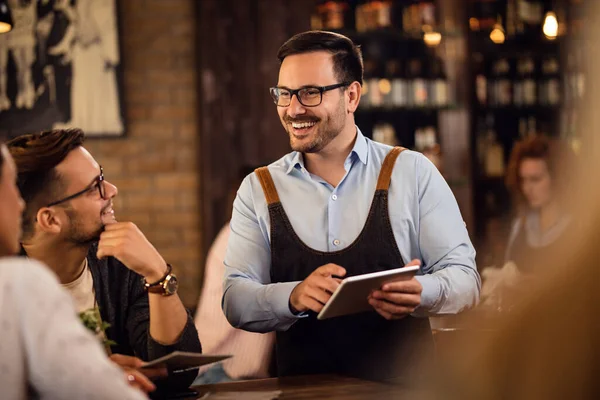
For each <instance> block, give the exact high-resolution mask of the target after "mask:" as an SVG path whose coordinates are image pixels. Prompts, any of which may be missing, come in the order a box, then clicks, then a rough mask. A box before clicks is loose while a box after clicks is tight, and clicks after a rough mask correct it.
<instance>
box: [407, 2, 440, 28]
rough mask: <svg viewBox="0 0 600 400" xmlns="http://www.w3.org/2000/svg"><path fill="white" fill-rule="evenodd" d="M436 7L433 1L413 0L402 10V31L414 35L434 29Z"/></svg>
mask: <svg viewBox="0 0 600 400" xmlns="http://www.w3.org/2000/svg"><path fill="white" fill-rule="evenodd" d="M436 25H437V24H436V8H435V4H434V2H433V1H430V0H413V1H411V2H409V3H408V4H406V5H405V7H404V9H403V12H402V27H403V30H404V32H406V33H408V34H411V35H415V34H421V33H423V32H427V31H432V30H435V29H436Z"/></svg>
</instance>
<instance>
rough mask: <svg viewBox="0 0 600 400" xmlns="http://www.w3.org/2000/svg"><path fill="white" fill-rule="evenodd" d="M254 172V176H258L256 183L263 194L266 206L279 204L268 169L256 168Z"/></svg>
mask: <svg viewBox="0 0 600 400" xmlns="http://www.w3.org/2000/svg"><path fill="white" fill-rule="evenodd" d="M254 172H255V173H256V176H258V181H259V182H260V185H261V186H262V189H263V192H264V193H265V198H266V199H267V204H268V205H271V204H273V203H279V195H278V194H277V189H275V183H274V182H273V178H272V177H271V173H270V172H269V168H267V167H260V168H256V169H255V170H254Z"/></svg>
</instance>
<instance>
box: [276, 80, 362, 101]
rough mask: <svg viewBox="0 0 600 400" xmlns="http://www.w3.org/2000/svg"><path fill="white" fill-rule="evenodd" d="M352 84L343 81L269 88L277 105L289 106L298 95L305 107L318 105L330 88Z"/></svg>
mask: <svg viewBox="0 0 600 400" xmlns="http://www.w3.org/2000/svg"><path fill="white" fill-rule="evenodd" d="M348 85H350V84H349V83H346V82H342V83H336V84H335V85H329V86H304V87H302V88H300V89H288V88H286V87H277V86H275V87H272V88H270V89H269V91H270V92H271V97H273V101H274V102H275V104H277V107H287V106H289V105H290V104H291V102H292V97H294V95H296V97H297V98H298V101H299V102H300V104H302V105H303V106H304V107H316V106H318V105H320V104H321V102H322V101H323V93H324V92H327V91H329V90H333V89H337V88H341V87H345V86H348Z"/></svg>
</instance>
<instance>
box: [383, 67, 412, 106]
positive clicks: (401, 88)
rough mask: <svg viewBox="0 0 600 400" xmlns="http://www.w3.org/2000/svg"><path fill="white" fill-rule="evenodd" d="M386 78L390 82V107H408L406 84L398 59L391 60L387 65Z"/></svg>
mask: <svg viewBox="0 0 600 400" xmlns="http://www.w3.org/2000/svg"><path fill="white" fill-rule="evenodd" d="M387 68H388V76H390V79H391V82H392V93H391V104H392V107H406V106H408V83H407V81H406V77H405V76H404V70H403V68H402V64H401V63H400V59H399V58H395V59H392V60H390V61H389V62H388V64H387Z"/></svg>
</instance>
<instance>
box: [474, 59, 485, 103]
mask: <svg viewBox="0 0 600 400" xmlns="http://www.w3.org/2000/svg"><path fill="white" fill-rule="evenodd" d="M473 64H474V65H473V71H474V73H475V98H476V99H477V103H478V104H479V105H480V106H485V105H487V104H488V78H487V71H486V62H485V59H484V57H483V54H481V53H475V54H473Z"/></svg>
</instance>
